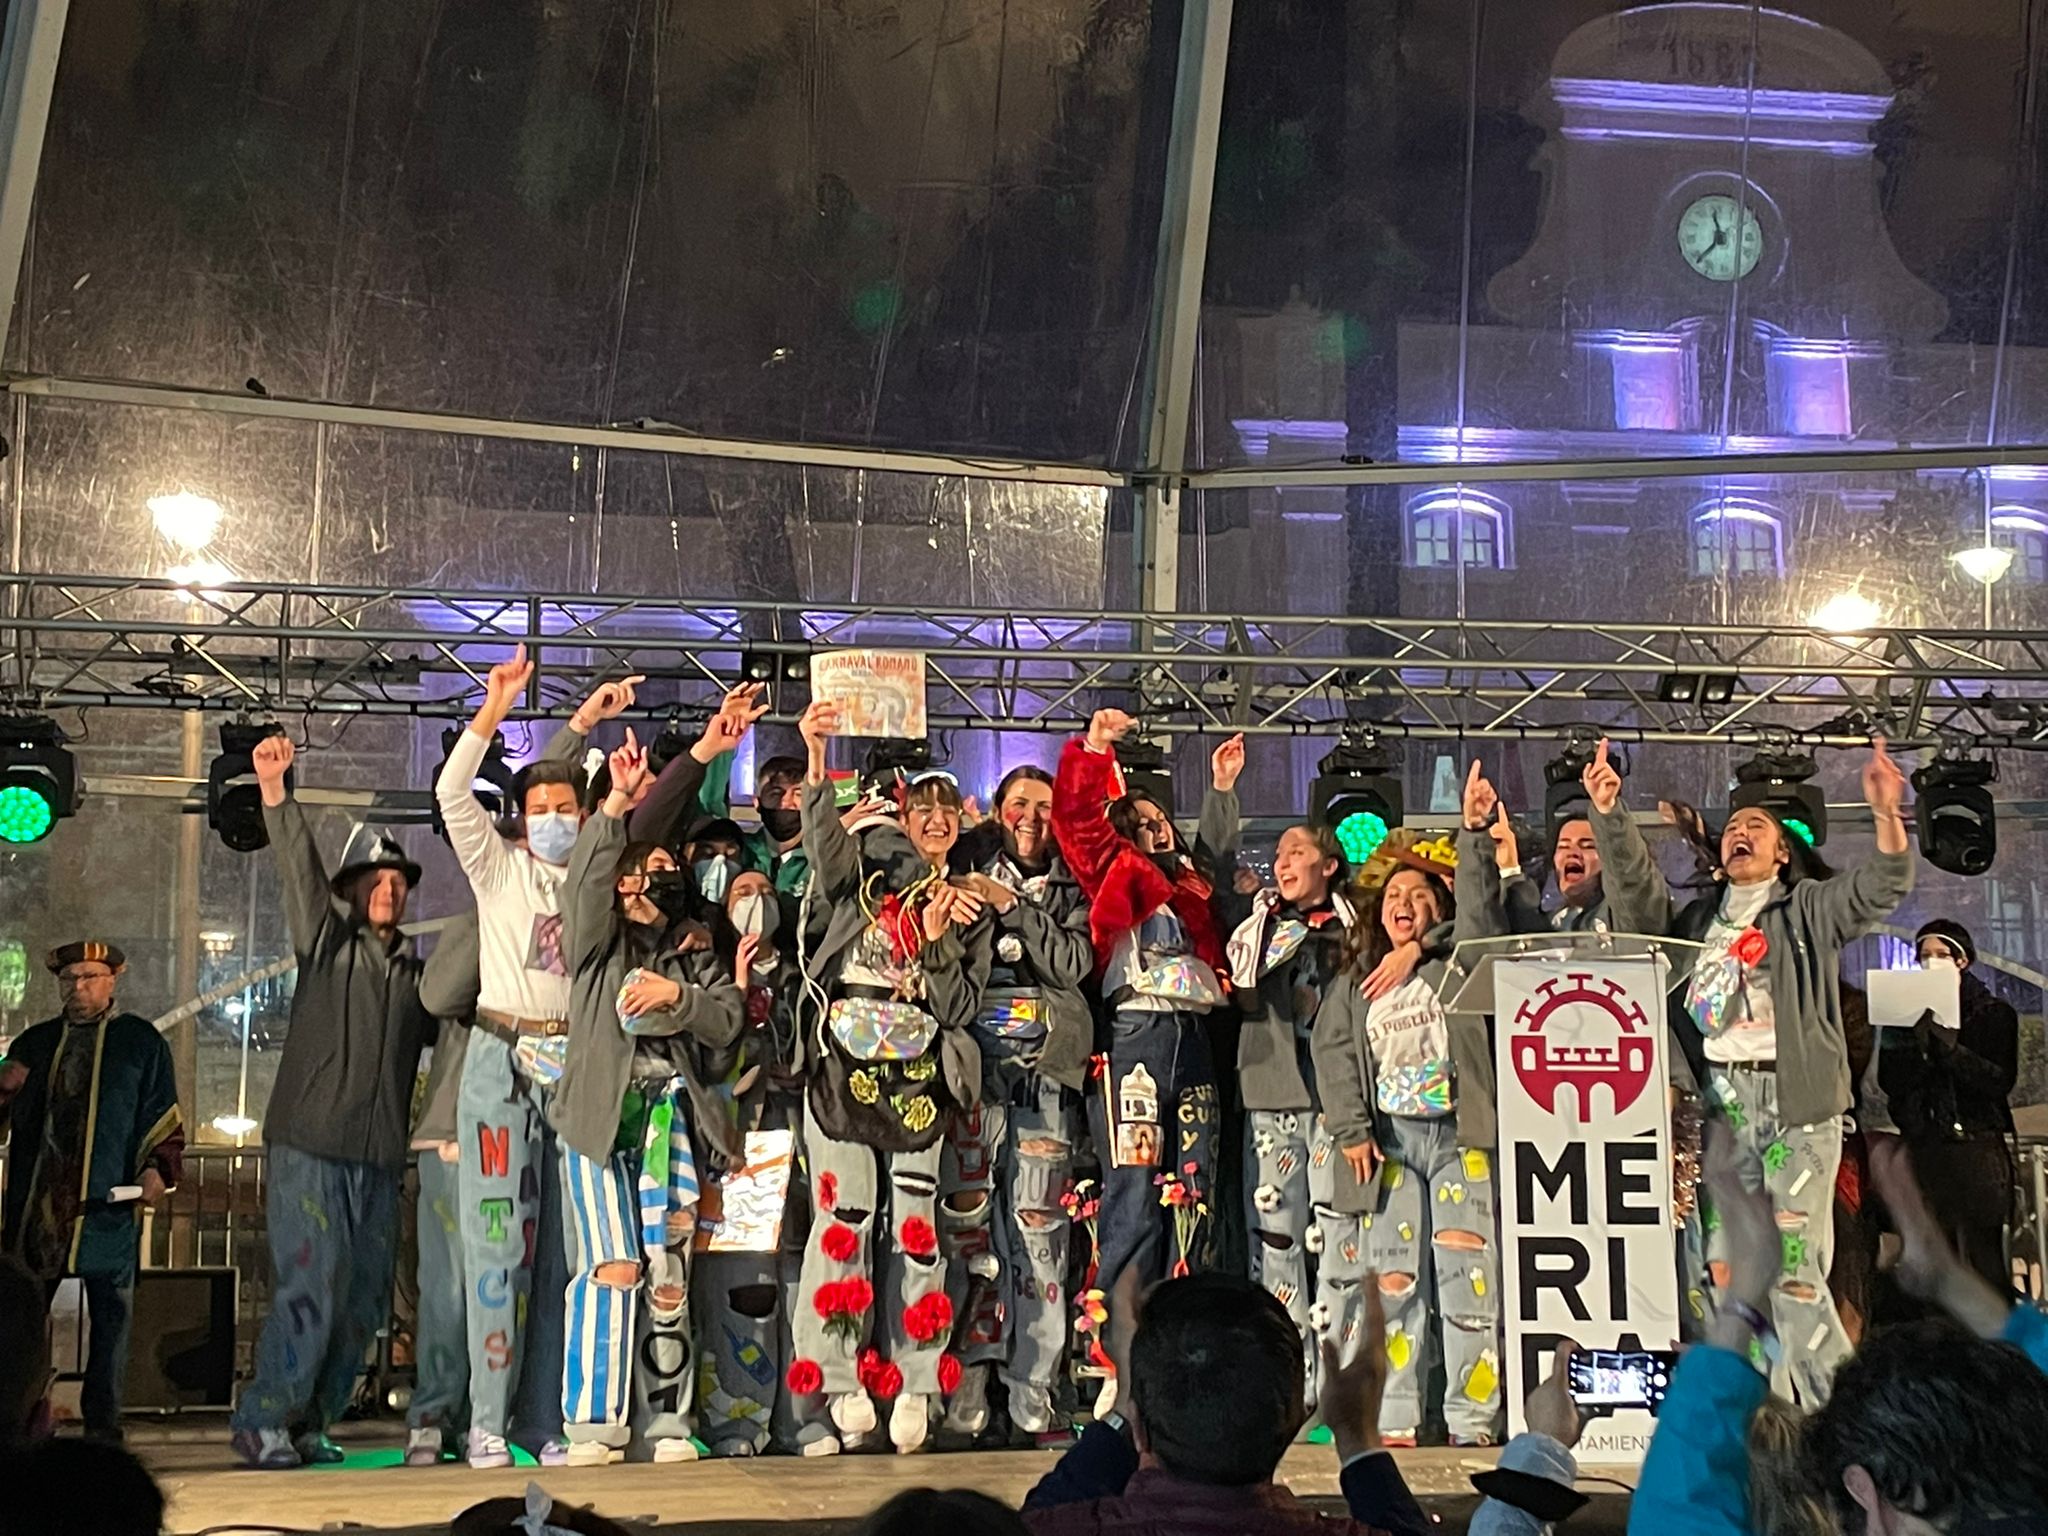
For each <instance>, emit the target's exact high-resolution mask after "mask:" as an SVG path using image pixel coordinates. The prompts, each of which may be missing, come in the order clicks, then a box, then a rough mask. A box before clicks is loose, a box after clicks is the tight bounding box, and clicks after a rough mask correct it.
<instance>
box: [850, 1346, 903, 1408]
mask: <svg viewBox="0 0 2048 1536" xmlns="http://www.w3.org/2000/svg"><path fill="white" fill-rule="evenodd" d="M853 1368H854V1374H855V1375H856V1376H857V1377H858V1378H859V1380H860V1384H861V1387H862V1389H863V1390H864V1391H867V1392H871V1393H873V1394H874V1395H875V1396H876V1397H894V1396H895V1395H896V1394H897V1393H899V1392H901V1391H902V1390H903V1371H902V1369H901V1368H900V1367H898V1366H897V1365H896V1363H895V1362H894V1361H891V1360H884V1359H883V1358H882V1352H881V1351H880V1350H878V1349H864V1350H862V1351H861V1352H860V1358H859V1359H858V1360H856V1361H855V1362H854V1367H853Z"/></svg>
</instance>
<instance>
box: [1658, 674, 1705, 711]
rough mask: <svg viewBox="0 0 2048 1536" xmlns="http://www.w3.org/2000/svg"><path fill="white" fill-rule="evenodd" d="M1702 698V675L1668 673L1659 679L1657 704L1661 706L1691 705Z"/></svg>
mask: <svg viewBox="0 0 2048 1536" xmlns="http://www.w3.org/2000/svg"><path fill="white" fill-rule="evenodd" d="M1699 696H1700V675H1699V673H1697V672H1666V673H1665V674H1664V675H1663V676H1662V677H1660V678H1658V679H1657V702H1658V703H1659V704H1691V703H1693V702H1695V701H1696V700H1697V699H1698V698H1699Z"/></svg>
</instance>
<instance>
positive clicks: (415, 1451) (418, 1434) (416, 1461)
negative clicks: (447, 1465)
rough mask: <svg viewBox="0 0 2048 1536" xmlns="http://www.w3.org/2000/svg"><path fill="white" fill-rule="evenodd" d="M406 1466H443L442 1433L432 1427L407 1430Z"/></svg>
mask: <svg viewBox="0 0 2048 1536" xmlns="http://www.w3.org/2000/svg"><path fill="white" fill-rule="evenodd" d="M405 1464H406V1465H407V1466H408V1467H436V1466H439V1465H440V1464H441V1431H440V1430H438V1429H436V1428H433V1427H432V1426H431V1425H429V1426H425V1427H422V1428H420V1429H413V1430H407V1431H406V1435H405Z"/></svg>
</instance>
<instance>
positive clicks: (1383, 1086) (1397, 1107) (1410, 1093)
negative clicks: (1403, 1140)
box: [1373, 1061, 1451, 1120]
mask: <svg viewBox="0 0 2048 1536" xmlns="http://www.w3.org/2000/svg"><path fill="white" fill-rule="evenodd" d="M1373 1097H1374V1099H1375V1100H1376V1101H1377V1102H1378V1104H1379V1108H1380V1113H1381V1114H1384V1115H1404V1116H1406V1117H1408V1118H1410V1119H1414V1120H1434V1119H1437V1118H1439V1117H1440V1116H1443V1115H1448V1114H1449V1113H1450V1112H1451V1064H1450V1063H1449V1062H1448V1061H1424V1062H1416V1063H1413V1064H1411V1065H1408V1066H1399V1067H1393V1066H1383V1067H1381V1068H1380V1069H1379V1082H1378V1085H1377V1088H1376V1091H1375V1093H1374V1095H1373Z"/></svg>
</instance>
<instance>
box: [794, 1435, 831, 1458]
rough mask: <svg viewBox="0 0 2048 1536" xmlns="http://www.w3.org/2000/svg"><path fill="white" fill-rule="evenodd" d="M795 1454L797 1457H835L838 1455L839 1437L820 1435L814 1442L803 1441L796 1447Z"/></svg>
mask: <svg viewBox="0 0 2048 1536" xmlns="http://www.w3.org/2000/svg"><path fill="white" fill-rule="evenodd" d="M796 1453H797V1455H799V1456H837V1455H838V1454H839V1437H838V1436H837V1435H820V1436H818V1438H817V1439H815V1440H805V1441H803V1442H802V1443H800V1444H799V1445H798V1446H797V1449H796Z"/></svg>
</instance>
